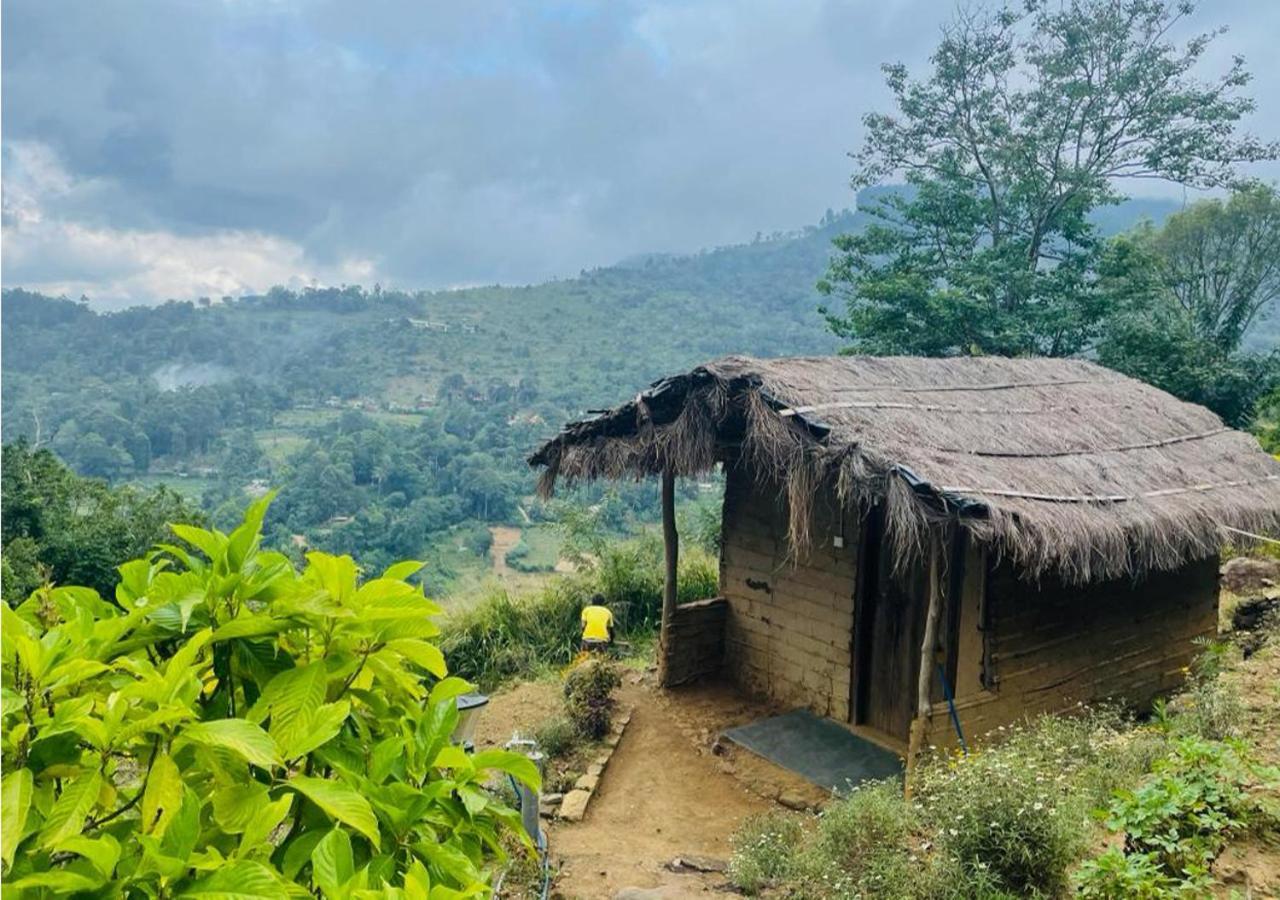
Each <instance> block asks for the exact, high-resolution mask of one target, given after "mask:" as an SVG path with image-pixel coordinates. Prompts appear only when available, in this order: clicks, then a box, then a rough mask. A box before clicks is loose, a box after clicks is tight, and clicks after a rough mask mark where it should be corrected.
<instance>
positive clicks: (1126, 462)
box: [530, 357, 1280, 760]
mask: <svg viewBox="0 0 1280 900" xmlns="http://www.w3.org/2000/svg"><path fill="white" fill-rule="evenodd" d="M530 462H531V464H533V465H535V466H540V467H543V468H544V469H545V471H544V472H543V474H542V479H541V482H540V487H541V490H542V491H543V493H544V494H550V492H551V490H552V489H553V487H554V485H555V484H556V483H557V481H558V480H560V479H568V480H569V481H576V480H580V479H596V478H633V477H640V476H650V475H658V476H661V477H662V479H663V482H664V483H663V499H664V525H665V529H664V531H665V533H666V537H667V548H668V549H667V555H668V567H669V571H672V572H673V571H674V566H675V556H676V543H675V525H674V514H673V512H672V509H671V504H672V497H673V495H674V492H673V488H672V483H673V481H674V478H675V477H676V476H694V477H696V476H699V475H702V474H703V473H706V472H708V471H710V470H712V469H713V468H714V467H715V466H717V465H722V466H723V468H724V472H725V479H726V488H725V499H724V508H723V520H722V526H723V534H722V541H723V544H722V546H723V550H722V555H721V562H720V596H719V597H718V598H714V599H707V600H704V601H700V602H698V603H692V604H685V605H679V606H677V605H676V603H675V591H674V576H673V575H669V582H668V590H667V596H666V602H665V604H664V613H663V635H664V636H663V641H662V646H661V651H660V654H661V655H660V672H661V677H662V680H663V682H664V683H665V684H667V685H674V684H678V683H680V682H683V681H688V680H691V679H694V678H697V677H701V676H705V675H709V674H713V673H717V672H723V673H726V674H727V675H728V676H729V677H731V678H733V679H734V680H736V681H737V682H738V683H739V684H741V685H742V686H743V687H744V688H747V689H750V690H751V691H754V692H758V693H760V694H764V695H768V696H770V697H773V698H776V699H777V700H779V701H782V702H786V703H790V704H795V705H797V706H803V707H808V708H809V709H811V710H813V711H815V712H818V713H820V714H822V715H825V716H828V717H830V718H833V719H836V720H839V721H841V722H845V723H848V725H849V726H850V727H851V728H852V729H853V730H854V731H855V732H856V733H859V734H862V735H864V736H866V737H868V738H869V739H871V740H874V741H876V742H879V743H881V744H883V745H886V746H889V747H891V748H895V749H898V750H899V751H902V750H907V751H908V759H909V760H910V759H911V758H912V757H913V756H914V752H912V751H914V750H915V749H917V748H918V747H919V746H920V745H921V744H922V742H924V741H925V739H926V737H927V742H928V743H931V744H947V743H948V742H951V743H954V742H955V741H956V739H957V734H956V732H957V731H958V730H963V731H964V732H965V733H967V734H969V735H981V734H983V733H986V732H987V731H989V730H990V729H992V728H995V727H996V726H999V725H1002V724H1005V723H1009V722H1012V721H1015V720H1017V719H1020V718H1022V717H1024V716H1026V715H1029V714H1035V713H1040V712H1051V711H1058V710H1064V709H1067V708H1069V707H1072V706H1074V705H1075V704H1076V703H1077V702H1079V701H1094V700H1099V699H1102V698H1118V699H1123V700H1125V701H1128V702H1129V703H1132V704H1135V705H1137V706H1139V707H1141V706H1145V705H1148V704H1150V702H1151V700H1152V699H1153V698H1154V697H1156V696H1158V695H1161V694H1165V693H1167V692H1169V691H1171V690H1173V689H1175V688H1176V687H1178V685H1179V684H1180V683H1181V682H1182V680H1183V677H1184V673H1185V672H1186V668H1185V667H1186V666H1187V665H1188V664H1189V663H1190V661H1191V660H1192V658H1193V656H1194V655H1195V654H1196V652H1197V647H1196V644H1195V641H1196V640H1197V639H1198V638H1204V637H1210V636H1212V635H1214V634H1215V633H1216V630H1217V615H1218V613H1217V608H1218V584H1217V578H1218V551H1219V547H1220V546H1221V544H1222V542H1223V538H1224V535H1225V532H1224V531H1223V530H1222V529H1223V527H1224V526H1228V527H1232V528H1239V529H1244V530H1246V531H1251V532H1274V530H1275V529H1276V528H1277V526H1280V463H1278V462H1277V461H1276V460H1274V459H1272V458H1271V457H1270V456H1268V455H1267V454H1266V453H1263V452H1262V451H1261V450H1260V449H1259V447H1258V445H1257V442H1256V441H1255V440H1254V439H1253V438H1252V437H1251V436H1249V435H1247V434H1243V433H1241V432H1239V431H1234V430H1232V429H1230V428H1227V427H1225V426H1224V425H1223V424H1222V422H1221V421H1220V420H1219V419H1218V417H1217V416H1215V415H1214V414H1213V413H1211V412H1209V411H1208V410H1206V409H1203V408H1202V407H1199V406H1195V405H1192V404H1190V403H1184V402H1182V401H1179V400H1177V399H1175V398H1173V397H1171V396H1170V395H1168V394H1166V393H1164V392H1162V391H1159V390H1157V389H1155V388H1152V387H1149V386H1147V385H1145V384H1142V383H1140V382H1138V381H1135V380H1133V379H1130V378H1126V377H1124V376H1122V375H1119V374H1116V373H1115V372H1112V371H1109V370H1107V369H1104V368H1102V367H1100V366H1098V365H1095V364H1092V363H1089V362H1084V361H1080V360H1062V359H996V358H962V359H915V358H859V357H822V358H798V359H772V360H757V359H749V358H743V357H729V358H726V359H721V360H718V361H716V362H713V363H710V364H708V365H705V366H702V367H699V368H697V369H694V370H693V371H692V372H689V373H687V374H683V375H676V376H673V377H670V378H665V379H663V380H661V381H659V382H657V383H655V384H654V385H653V386H652V387H650V388H649V389H648V390H646V391H644V392H643V393H641V394H640V395H639V396H638V397H637V398H636V399H635V400H633V401H631V402H629V403H625V404H623V405H622V406H619V407H617V408H615V409H613V410H610V411H608V412H605V413H604V414H602V415H599V416H597V417H595V418H593V419H589V420H587V421H583V422H576V423H573V424H570V425H568V426H566V427H565V429H564V430H563V431H562V432H561V434H560V435H559V436H557V437H555V438H554V439H552V440H550V441H548V442H547V443H546V444H545V445H543V446H542V447H541V448H540V449H538V450H537V452H535V453H534V454H533V455H532V457H531V458H530ZM953 708H954V715H955V718H956V719H957V720H958V722H959V726H960V727H959V729H957V728H956V727H955V726H954V724H953V722H952V719H951V715H952V709H953Z"/></svg>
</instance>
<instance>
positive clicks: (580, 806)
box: [560, 790, 591, 822]
mask: <svg viewBox="0 0 1280 900" xmlns="http://www.w3.org/2000/svg"><path fill="white" fill-rule="evenodd" d="M590 801H591V792H590V791H578V790H573V791H570V792H569V793H567V794H565V795H564V801H563V802H561V804H560V818H562V819H564V820H565V821H566V822H581V821H582V817H583V816H585V815H586V814H587V803H589V802H590Z"/></svg>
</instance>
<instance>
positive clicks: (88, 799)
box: [40, 771, 102, 850]
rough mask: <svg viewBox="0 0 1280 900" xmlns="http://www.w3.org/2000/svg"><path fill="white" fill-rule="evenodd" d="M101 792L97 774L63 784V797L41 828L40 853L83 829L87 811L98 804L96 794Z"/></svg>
mask: <svg viewBox="0 0 1280 900" xmlns="http://www.w3.org/2000/svg"><path fill="white" fill-rule="evenodd" d="M101 790H102V775H101V774H99V773H98V772H96V771H94V772H86V773H85V774H83V775H80V776H79V777H77V778H75V779H73V780H70V781H67V782H64V783H63V786H62V796H60V797H59V798H58V799H57V801H55V802H54V804H53V808H52V809H50V810H49V815H48V816H46V817H45V820H44V828H43V829H42V830H41V831H40V847H41V849H45V850H47V849H49V848H51V847H53V846H55V845H56V844H58V843H59V842H61V841H62V840H64V839H65V838H69V837H71V836H72V835H73V834H79V833H80V832H81V831H82V830H83V829H84V820H85V819H86V818H88V816H89V811H90V810H92V809H93V807H94V804H96V803H97V802H98V792H99V791H101Z"/></svg>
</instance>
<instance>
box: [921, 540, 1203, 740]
mask: <svg viewBox="0 0 1280 900" xmlns="http://www.w3.org/2000/svg"><path fill="white" fill-rule="evenodd" d="M964 575H965V577H964V587H963V590H962V595H961V598H960V603H961V607H960V616H959V623H958V624H959V627H958V633H957V636H956V637H957V640H958V647H959V656H958V659H957V668H956V684H955V691H956V695H957V699H956V707H957V712H958V714H959V717H960V722H961V727H962V728H963V729H964V731H965V734H966V737H968V738H970V739H980V738H981V737H982V735H984V734H985V733H987V732H989V731H991V730H992V729H995V728H997V727H998V726H1000V725H1005V724H1008V723H1010V722H1015V721H1017V720H1019V719H1022V718H1024V717H1026V716H1033V715H1037V714H1040V713H1048V712H1062V711H1067V710H1070V709H1072V708H1073V707H1075V706H1076V705H1077V704H1079V703H1082V702H1084V703H1089V702H1093V701H1098V700H1103V699H1113V700H1119V701H1122V702H1124V703H1126V704H1129V705H1131V706H1133V707H1135V708H1137V709H1148V708H1150V705H1151V702H1152V700H1153V699H1155V698H1156V697H1160V696H1168V695H1169V694H1170V693H1172V692H1173V691H1175V690H1177V689H1178V688H1179V687H1180V686H1181V685H1182V684H1183V682H1184V681H1185V678H1186V669H1187V667H1188V666H1189V665H1190V664H1191V662H1192V660H1193V659H1194V658H1195V656H1196V655H1197V654H1198V653H1199V652H1200V651H1201V647H1199V646H1198V645H1197V643H1196V639H1197V638H1209V637H1213V636H1214V635H1215V634H1216V633H1217V627H1218V560H1217V557H1211V558H1209V559H1204V560H1197V561H1194V562H1191V563H1188V564H1187V565H1185V566H1183V567H1182V568H1180V569H1178V570H1176V571H1172V572H1157V573H1152V574H1151V575H1148V576H1147V577H1146V578H1144V579H1141V580H1139V581H1133V580H1131V579H1119V580H1115V581H1106V582H1100V583H1097V584H1092V585H1087V586H1085V587H1079V586H1068V585H1064V584H1062V583H1061V582H1060V581H1058V580H1056V579H1053V578H1043V579H1041V580H1040V581H1039V582H1038V583H1036V582H1027V581H1023V580H1021V579H1019V578H1017V577H1016V575H1015V574H1014V572H1013V569H1012V568H1011V567H1010V566H1009V565H1008V564H1007V563H1002V564H1001V565H999V566H996V567H995V568H994V569H993V570H991V571H989V572H988V571H987V570H986V566H985V563H984V561H983V560H982V557H981V554H980V552H977V551H972V552H970V553H968V554H966V559H965V573H964ZM984 603H985V604H987V609H986V610H985V611H984V610H983V608H982V605H983V604H984ZM984 618H985V622H984ZM984 640H985V666H984V652H983V643H984ZM984 667H985V668H986V670H987V671H986V673H985V678H984V674H983V671H982V670H983V668H984ZM984 681H985V684H984ZM934 698H935V700H937V701H942V697H941V696H940V692H939V691H937V690H936V686H935V692H934ZM929 732H930V743H933V744H937V745H939V746H949V745H954V744H955V743H956V736H955V732H954V728H953V727H952V724H951V722H950V720H949V718H948V712H947V707H946V704H945V702H935V703H934V705H933V708H932V716H931V722H930V729H929Z"/></svg>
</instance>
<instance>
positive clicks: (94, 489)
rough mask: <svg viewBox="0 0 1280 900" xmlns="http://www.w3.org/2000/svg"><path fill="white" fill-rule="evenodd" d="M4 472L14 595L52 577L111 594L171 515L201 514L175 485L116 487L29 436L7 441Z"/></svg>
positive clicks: (189, 518) (7, 588)
mask: <svg viewBox="0 0 1280 900" xmlns="http://www.w3.org/2000/svg"><path fill="white" fill-rule="evenodd" d="M0 472H2V475H0V495H2V496H3V497H4V516H3V519H2V520H0V521H2V524H0V534H2V535H3V552H2V554H0V591H2V592H3V596H4V599H5V600H6V601H7V602H9V603H16V602H18V601H19V600H23V599H25V598H26V596H27V594H29V593H30V592H31V591H32V590H34V589H35V588H36V587H38V586H40V585H41V584H43V583H45V582H46V581H51V582H53V583H54V584H78V585H83V586H85V587H88V588H92V589H93V590H95V591H97V592H98V593H100V594H104V595H107V596H110V595H111V593H112V592H114V591H115V587H116V584H117V582H118V581H119V580H120V578H119V574H118V573H117V571H116V566H118V565H119V564H120V563H122V562H124V561H125V560H127V559H132V558H133V557H135V556H138V555H139V554H141V553H143V552H145V551H146V550H147V549H148V548H149V547H151V546H152V545H153V544H155V543H157V542H158V541H161V540H164V539H165V538H166V537H168V535H169V529H168V524H167V523H169V522H198V521H199V520H200V518H201V517H200V513H199V512H198V511H196V510H195V509H193V508H191V507H190V506H189V505H188V504H187V502H186V501H185V500H183V498H182V497H180V496H179V495H178V494H176V493H174V492H173V491H171V490H167V489H165V488H157V489H156V490H152V491H145V490H138V489H136V488H131V487H120V488H114V489H113V488H110V487H108V486H107V484H106V483H105V482H102V481H97V480H95V479H92V478H82V477H80V476H79V475H77V474H76V473H74V472H72V471H71V470H70V469H68V468H67V467H66V466H65V465H63V464H62V462H60V461H59V460H58V458H57V457H56V456H54V455H53V453H51V452H50V451H48V450H43V449H42V450H33V449H31V447H30V445H28V444H27V443H26V441H18V442H16V443H14V444H9V445H6V446H5V448H4V457H3V462H2V463H0Z"/></svg>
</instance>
